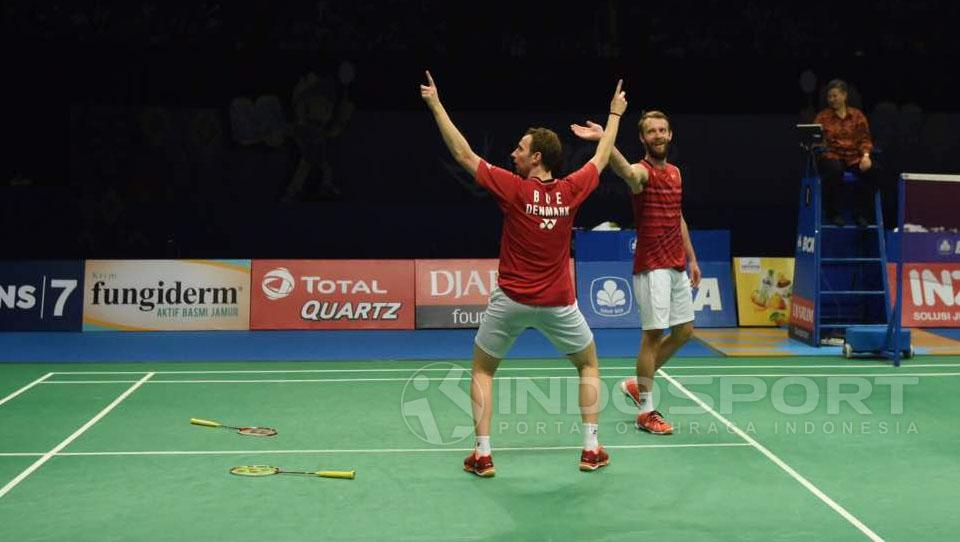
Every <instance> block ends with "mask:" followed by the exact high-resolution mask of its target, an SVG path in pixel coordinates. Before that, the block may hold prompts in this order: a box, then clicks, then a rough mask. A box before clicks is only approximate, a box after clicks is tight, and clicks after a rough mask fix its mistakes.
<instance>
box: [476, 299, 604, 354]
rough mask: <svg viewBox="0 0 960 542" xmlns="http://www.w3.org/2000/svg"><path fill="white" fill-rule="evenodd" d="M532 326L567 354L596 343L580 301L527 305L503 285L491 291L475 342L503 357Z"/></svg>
mask: <svg viewBox="0 0 960 542" xmlns="http://www.w3.org/2000/svg"><path fill="white" fill-rule="evenodd" d="M528 327H532V328H535V329H538V330H540V332H541V333H543V335H544V336H545V337H546V338H547V339H548V340H549V341H550V342H551V343H553V346H554V347H556V349H557V350H559V351H560V352H561V353H563V354H567V355H569V354H576V353H577V352H581V351H583V350H584V349H585V348H586V347H588V346H590V343H591V342H593V332H592V331H590V326H588V325H587V321H586V319H584V317H583V314H582V313H581V312H580V308H579V307H578V306H577V302H576V301H574V302H573V304H572V305H567V306H565V307H536V306H533V305H524V304H523V303H517V302H516V301H514V300H512V299H510V298H509V297H507V295H506V294H504V293H503V291H501V290H500V288H495V289H494V290H493V292H491V293H490V301H489V302H488V303H487V310H486V311H485V312H484V318H483V322H481V323H480V329H478V330H477V338H476V339H474V342H475V343H476V345H477V346H479V347H480V349H481V350H483V351H484V352H486V353H487V354H489V355H491V356H493V357H495V358H497V359H503V358H505V357H506V356H507V352H509V351H510V348H511V347H512V346H513V343H514V341H516V340H517V337H519V336H520V334H521V333H523V332H524V330H526V329H527V328H528Z"/></svg>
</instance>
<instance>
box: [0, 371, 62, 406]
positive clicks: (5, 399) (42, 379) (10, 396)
mask: <svg viewBox="0 0 960 542" xmlns="http://www.w3.org/2000/svg"><path fill="white" fill-rule="evenodd" d="M55 374H56V373H47V374H45V375H43V376H41V377H40V378H38V379H36V380H34V381H33V382H31V383H29V384H27V385H26V386H24V387H22V388H20V389H19V390H17V391H15V392H13V393H11V394H10V395H8V396H6V397H4V398H3V399H0V405H2V404H4V403H6V402H7V401H9V400H11V399H13V398H14V397H16V396H18V395H20V394H21V393H23V392H25V391H27V390H29V389H30V388H32V387H34V386H36V385H37V384H41V383H43V381H44V380H46V379H48V378H50V377H51V376H53V375H55Z"/></svg>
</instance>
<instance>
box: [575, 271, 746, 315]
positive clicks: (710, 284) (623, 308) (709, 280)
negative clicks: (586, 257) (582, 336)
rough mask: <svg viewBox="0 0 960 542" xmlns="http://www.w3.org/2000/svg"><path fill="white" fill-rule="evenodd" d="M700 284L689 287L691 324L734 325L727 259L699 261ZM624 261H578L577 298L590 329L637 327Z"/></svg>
mask: <svg viewBox="0 0 960 542" xmlns="http://www.w3.org/2000/svg"><path fill="white" fill-rule="evenodd" d="M700 271H701V278H700V287H699V288H696V289H694V290H693V310H694V322H693V324H694V327H735V326H736V325H737V322H736V313H735V312H734V293H733V281H732V277H731V274H730V264H729V263H728V262H700ZM632 273H633V264H632V263H631V262H628V261H611V262H590V261H588V262H578V263H577V300H578V303H579V305H580V311H581V312H583V316H584V318H586V320H587V324H589V325H590V327H592V328H639V327H640V313H639V309H638V308H637V301H636V295H635V293H634V291H633V274H632Z"/></svg>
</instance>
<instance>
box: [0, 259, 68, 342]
mask: <svg viewBox="0 0 960 542" xmlns="http://www.w3.org/2000/svg"><path fill="white" fill-rule="evenodd" d="M82 312H83V262H81V261H49V262H45V261H38V262H0V331H80V318H81V314H82Z"/></svg>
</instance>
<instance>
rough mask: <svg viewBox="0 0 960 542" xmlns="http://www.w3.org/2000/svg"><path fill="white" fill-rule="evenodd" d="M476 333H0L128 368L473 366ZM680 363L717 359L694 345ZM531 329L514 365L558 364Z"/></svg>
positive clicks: (23, 353)
mask: <svg viewBox="0 0 960 542" xmlns="http://www.w3.org/2000/svg"><path fill="white" fill-rule="evenodd" d="M475 334H476V330H473V329H449V330H447V329H445V330H425V329H421V330H415V331H386V330H356V331H192V332H190V331H170V332H119V331H114V332H111V331H104V332H96V333H57V332H14V333H0V363H46V362H51V363H129V362H147V361H150V362H161V361H162V362H197V361H324V360H330V361H333V360H421V359H422V360H435V359H464V360H467V359H470V357H471V355H472V352H473V337H474V335H475ZM594 336H595V337H596V341H597V350H598V353H599V355H600V356H601V357H634V356H636V355H637V349H638V347H639V344H640V330H637V329H597V330H594ZM677 355H678V356H680V357H700V356H716V355H717V354H716V352H714V351H713V350H711V349H709V348H707V347H706V346H704V345H703V344H702V343H700V342H699V341H690V342H689V343H687V344H686V345H684V347H683V348H682V349H681V350H680V352H678V354H677ZM559 357H561V356H560V355H559V354H558V353H557V351H556V350H555V349H554V348H553V346H552V345H551V344H550V343H549V342H548V341H547V340H546V339H545V338H544V337H543V336H542V335H540V333H538V332H536V331H533V330H527V331H526V332H525V333H524V334H523V335H521V336H520V338H519V339H518V340H517V342H516V344H515V345H514V347H513V349H512V350H511V351H510V354H509V356H508V358H559Z"/></svg>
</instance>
